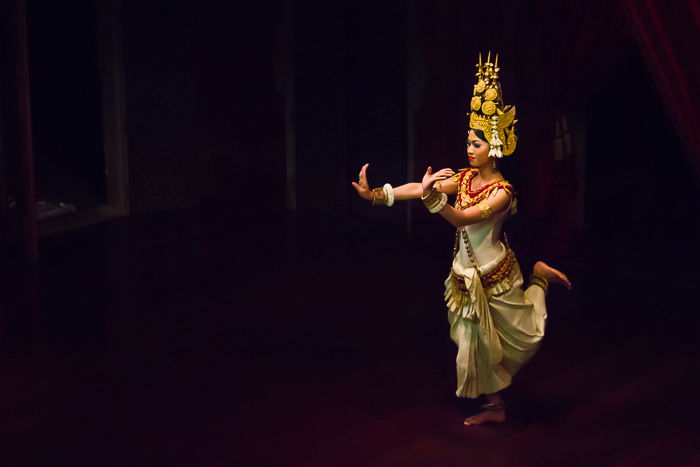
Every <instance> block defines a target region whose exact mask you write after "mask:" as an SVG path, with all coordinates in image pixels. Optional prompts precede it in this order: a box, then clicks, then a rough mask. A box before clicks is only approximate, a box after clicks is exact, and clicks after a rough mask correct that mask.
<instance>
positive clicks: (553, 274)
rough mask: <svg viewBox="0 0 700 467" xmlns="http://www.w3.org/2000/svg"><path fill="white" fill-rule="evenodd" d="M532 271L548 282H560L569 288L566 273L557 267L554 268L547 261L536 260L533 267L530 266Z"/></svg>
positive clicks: (569, 283)
mask: <svg viewBox="0 0 700 467" xmlns="http://www.w3.org/2000/svg"><path fill="white" fill-rule="evenodd" d="M532 272H533V273H534V274H536V275H538V276H540V277H544V278H545V279H547V280H548V281H549V283H550V284H561V285H563V286H564V287H566V288H567V289H569V290H571V281H570V280H569V278H568V277H566V274H564V273H563V272H561V271H559V270H558V269H554V268H553V267H551V266H549V265H548V264H547V263H544V262H542V261H538V262H536V263H535V267H534V268H532Z"/></svg>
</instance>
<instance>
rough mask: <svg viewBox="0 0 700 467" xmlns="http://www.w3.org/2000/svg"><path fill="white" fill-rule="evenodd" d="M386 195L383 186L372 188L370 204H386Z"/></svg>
mask: <svg viewBox="0 0 700 467" xmlns="http://www.w3.org/2000/svg"><path fill="white" fill-rule="evenodd" d="M386 203H387V196H386V192H385V191H384V188H372V206H386Z"/></svg>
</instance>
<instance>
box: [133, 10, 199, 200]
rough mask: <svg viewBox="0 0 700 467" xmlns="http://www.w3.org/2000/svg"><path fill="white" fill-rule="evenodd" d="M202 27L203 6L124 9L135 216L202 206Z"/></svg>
mask: <svg viewBox="0 0 700 467" xmlns="http://www.w3.org/2000/svg"><path fill="white" fill-rule="evenodd" d="M196 26H197V8H196V2H160V1H156V2H139V1H135V0H134V1H129V0H127V1H125V2H124V9H123V27H124V66H125V74H126V112H127V123H126V129H127V140H128V148H129V149H128V151H129V155H128V163H129V177H130V198H131V208H132V211H133V212H136V213H138V212H144V211H152V210H160V209H169V208H178V207H184V206H188V205H191V204H193V203H194V202H195V200H196V194H195V193H196V190H195V185H196V178H195V176H196V170H197V166H198V162H197V148H196V139H195V133H194V128H195V124H196V121H197V120H196V116H195V109H196V97H195V96H196V82H195V79H194V68H193V64H194V57H195V54H194V50H195V49H194V42H195V38H196Z"/></svg>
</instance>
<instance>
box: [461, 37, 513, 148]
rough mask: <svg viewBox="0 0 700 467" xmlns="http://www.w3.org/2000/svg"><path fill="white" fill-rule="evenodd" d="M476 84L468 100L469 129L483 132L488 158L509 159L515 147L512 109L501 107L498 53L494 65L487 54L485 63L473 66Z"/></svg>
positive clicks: (501, 94)
mask: <svg viewBox="0 0 700 467" xmlns="http://www.w3.org/2000/svg"><path fill="white" fill-rule="evenodd" d="M476 69H477V72H476V78H477V83H476V84H475V85H474V95H473V97H472V99H471V105H470V107H471V110H472V112H471V114H470V115H469V127H470V128H472V129H475V130H481V131H483V132H484V135H485V136H486V139H487V141H488V143H489V145H490V146H491V149H490V151H489V157H498V158H501V157H503V156H508V155H510V154H513V151H515V146H516V144H517V137H516V135H515V131H514V125H515V123H516V122H517V120H515V107H514V106H512V105H505V104H504V103H503V93H502V91H501V84H500V83H499V81H498V78H499V75H498V72H499V71H500V68H499V67H498V53H496V59H495V61H494V63H491V52H490V51H489V53H488V55H487V58H486V63H484V62H482V60H481V52H479V63H477V65H476Z"/></svg>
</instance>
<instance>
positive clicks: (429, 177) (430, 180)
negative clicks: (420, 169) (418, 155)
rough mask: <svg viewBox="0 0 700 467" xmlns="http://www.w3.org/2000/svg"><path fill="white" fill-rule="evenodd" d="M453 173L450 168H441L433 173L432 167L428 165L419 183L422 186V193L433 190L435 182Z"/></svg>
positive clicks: (425, 193)
mask: <svg viewBox="0 0 700 467" xmlns="http://www.w3.org/2000/svg"><path fill="white" fill-rule="evenodd" d="M454 174H455V171H454V170H452V169H441V170H438V171H437V172H435V173H433V168H432V167H428V169H427V170H426V171H425V175H423V181H422V182H421V185H422V187H423V195H424V196H425V195H427V194H428V193H430V192H431V191H433V188H434V187H435V183H436V182H438V181H440V180H446V179H448V178H450V177H451V176H453V175H454Z"/></svg>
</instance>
